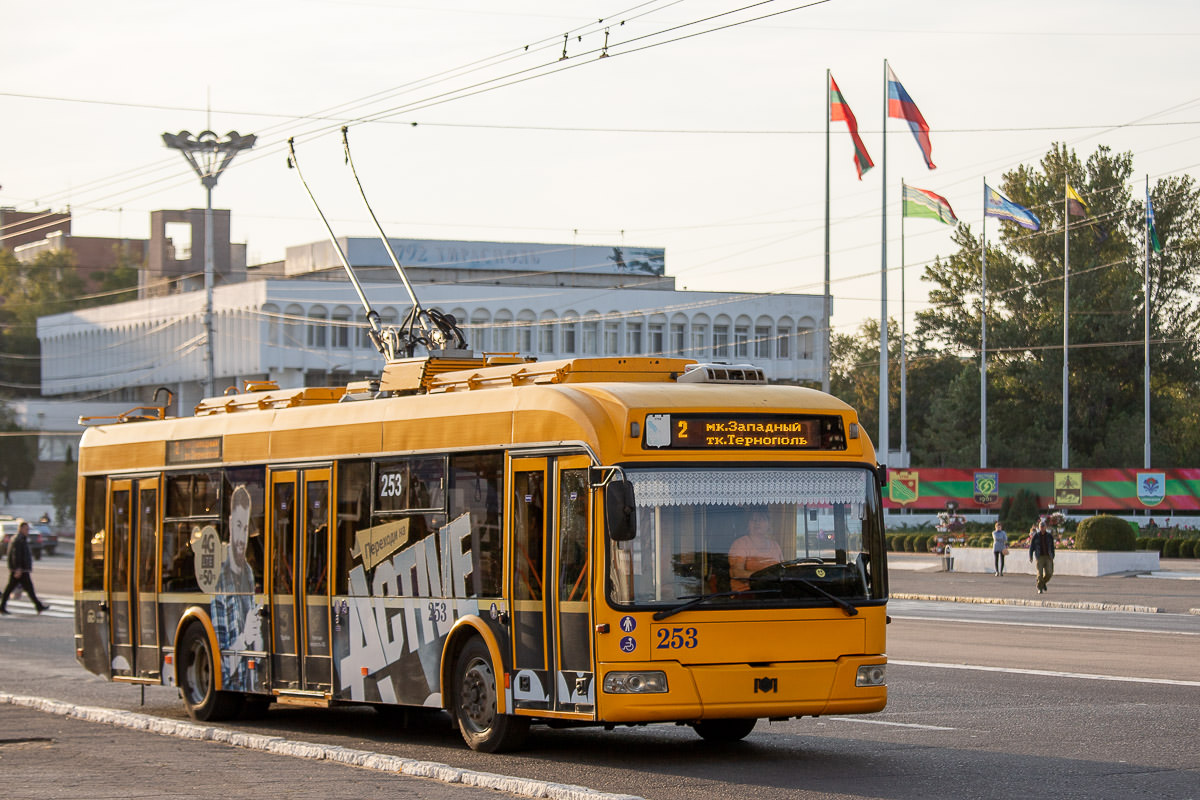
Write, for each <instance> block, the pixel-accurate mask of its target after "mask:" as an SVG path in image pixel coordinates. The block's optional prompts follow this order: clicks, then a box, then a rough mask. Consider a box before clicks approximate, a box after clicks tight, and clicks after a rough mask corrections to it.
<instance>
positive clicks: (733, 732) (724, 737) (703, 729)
mask: <svg viewBox="0 0 1200 800" xmlns="http://www.w3.org/2000/svg"><path fill="white" fill-rule="evenodd" d="M756 722H758V720H756V719H705V720H701V721H700V722H696V723H693V724H692V727H693V728H694V729H695V731H696V733H698V734H700V737H701V738H702V739H704V740H705V741H709V742H736V741H740V740H742V739H745V738H746V737H747V736H749V735H750V731H752V730H754V724H755V723H756Z"/></svg>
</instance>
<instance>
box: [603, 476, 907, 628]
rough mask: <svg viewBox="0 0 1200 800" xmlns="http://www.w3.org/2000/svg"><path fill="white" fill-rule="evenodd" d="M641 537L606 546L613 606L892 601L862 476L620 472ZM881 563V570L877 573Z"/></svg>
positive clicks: (872, 499)
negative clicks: (708, 599)
mask: <svg viewBox="0 0 1200 800" xmlns="http://www.w3.org/2000/svg"><path fill="white" fill-rule="evenodd" d="M625 474H626V477H627V478H628V479H629V481H630V482H631V483H632V484H633V487H634V503H635V507H636V510H637V536H636V537H635V538H634V539H633V540H632V541H627V542H609V545H608V551H609V564H608V566H609V570H608V574H609V592H610V597H611V600H612V602H613V603H614V604H617V605H637V606H645V605H649V606H655V607H659V606H672V605H677V604H679V603H681V602H684V601H687V600H693V599H695V598H697V597H703V596H706V595H717V597H714V598H713V601H714V603H713V604H717V605H719V604H720V603H722V602H726V603H731V604H734V603H737V604H745V603H747V602H753V603H757V604H763V605H770V606H778V605H786V606H797V605H800V606H803V605H810V606H811V605H826V606H827V605H830V604H831V603H833V602H835V601H834V600H832V599H831V597H830V595H832V596H833V597H835V598H839V599H843V600H849V601H867V600H871V599H882V598H884V597H886V596H887V575H886V569H885V568H884V552H883V551H884V547H883V531H882V520H883V515H882V512H881V509H880V503H879V494H878V491H877V489H876V484H875V475H874V473H873V472H871V471H869V470H866V469H862V468H832V467H821V468H813V467H779V468H775V467H772V468H749V469H745V468H743V469H713V468H705V469H695V468H691V469H688V468H679V469H637V468H627V469H625ZM875 565H878V569H873V568H872V567H873V566H875Z"/></svg>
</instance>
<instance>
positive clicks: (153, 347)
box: [38, 238, 826, 413]
mask: <svg viewBox="0 0 1200 800" xmlns="http://www.w3.org/2000/svg"><path fill="white" fill-rule="evenodd" d="M340 242H341V244H342V247H343V250H344V251H345V252H346V253H347V256H348V258H349V260H350V261H351V263H352V264H353V266H354V268H355V272H356V274H357V275H358V276H359V279H360V280H361V281H362V284H363V289H364V292H365V294H366V296H367V298H368V299H369V301H370V302H371V304H372V306H373V308H374V309H375V310H376V311H377V312H378V313H379V314H380V316H381V318H382V319H383V322H384V324H385V326H386V325H388V324H396V323H399V322H400V321H401V320H403V318H404V316H405V315H406V314H407V312H408V310H409V308H410V307H411V301H410V300H409V297H408V293H407V292H406V290H405V289H404V287H403V285H402V283H401V282H400V281H399V278H398V276H397V275H396V273H395V270H394V269H393V268H392V267H391V266H390V265H389V261H388V260H387V256H386V253H385V251H384V249H383V247H382V243H381V242H379V241H378V240H372V239H366V238H362V239H359V238H347V239H342V240H340ZM392 244H393V247H394V248H395V250H396V251H397V253H398V254H399V256H400V258H401V259H402V263H404V264H405V266H406V273H407V275H408V277H409V280H410V281H411V282H412V283H413V286H414V288H415V290H416V292H417V295H418V297H419V298H420V301H421V304H422V305H423V306H425V307H432V308H438V309H440V310H441V311H443V312H447V313H450V314H453V315H454V317H455V318H456V319H457V320H458V321H459V326H460V327H461V328H462V330H463V332H464V333H465V335H466V338H467V342H468V344H469V345H470V347H471V349H472V350H474V351H475V352H476V353H481V352H491V353H511V352H517V353H521V354H523V355H531V356H536V357H538V358H539V359H548V358H563V357H569V356H573V355H653V354H664V355H673V356H674V355H679V356H685V357H690V358H696V359H698V360H701V361H711V360H718V361H730V362H739V363H752V364H755V365H756V366H759V367H762V368H763V370H764V371H765V373H766V375H767V378H768V379H770V380H772V381H782V382H798V381H805V382H814V383H819V382H820V380H821V372H822V365H823V357H824V353H823V352H822V348H823V346H824V337H823V336H821V335H820V333H819V332H820V331H822V330H823V329H824V326H825V324H826V320H825V318H824V315H823V310H824V303H823V298H822V297H821V296H820V295H801V294H752V293H747V292H693V291H686V290H682V291H681V290H677V289H675V286H674V279H673V278H670V277H668V276H666V275H665V269H664V265H665V253H664V252H663V251H662V250H661V249H657V250H656V249H646V248H625V247H596V246H572V245H544V244H519V243H493V242H441V241H429V240H392ZM203 318H204V293H203V292H202V291H194V292H185V293H180V294H172V295H167V296H160V297H146V298H143V299H139V300H134V301H130V302H125V303H120V304H116V305H110V306H102V307H98V308H90V309H85V310H81V311H75V312H71V313H66V314H57V315H54V316H49V317H43V318H41V319H40V320H39V321H38V338H39V340H40V342H41V348H42V394H43V396H46V397H53V396H58V397H62V398H63V399H68V398H69V399H79V400H81V399H83V398H86V397H94V396H96V395H99V394H104V395H106V396H105V399H110V400H111V399H116V400H125V401H129V402H130V403H132V404H137V403H141V402H146V401H148V400H149V399H150V397H151V395H152V393H153V390H154V389H155V388H156V387H159V386H165V387H167V388H168V389H171V390H172V391H173V392H175V395H176V397H177V399H178V409H180V410H181V411H182V413H188V412H189V411H190V409H191V408H192V407H193V406H194V405H195V404H196V403H197V402H198V401H199V400H200V399H201V396H202V391H203V386H204V378H205V375H204V350H205V346H206V344H205V338H204V325H203ZM366 329H367V328H366V322H365V313H364V310H363V308H362V305H361V303H360V302H359V298H358V295H357V293H356V292H355V290H354V287H353V285H352V284H351V283H350V282H349V280H348V279H347V278H346V276H345V274H344V272H343V271H342V268H341V267H340V266H339V262H338V261H337V259H336V254H335V253H334V251H333V249H332V246H331V245H330V244H329V243H328V242H325V243H315V244H311V245H303V246H300V247H294V248H289V249H288V252H287V258H286V259H285V261H283V262H279V263H275V264H270V265H263V266H261V267H258V268H255V267H250V268H249V269H248V270H247V280H246V281H245V282H243V283H227V284H224V285H220V286H217V287H215V289H214V291H213V330H214V335H213V339H214V341H213V358H214V372H215V375H216V376H217V390H218V391H221V390H223V389H224V387H227V386H235V385H236V386H239V387H240V386H241V385H242V381H243V380H246V379H256V380H262V379H269V380H274V381H276V382H278V383H279V385H280V386H282V387H285V388H286V387H295V386H301V385H338V384H341V383H344V382H346V381H348V380H353V379H359V378H363V377H372V376H377V375H378V374H379V372H380V370H381V368H382V357H381V356H380V355H379V353H378V352H377V351H376V350H375V349H374V347H373V346H372V345H371V343H370V341H369V339H368V337H367V336H366ZM81 413H86V412H84V411H81Z"/></svg>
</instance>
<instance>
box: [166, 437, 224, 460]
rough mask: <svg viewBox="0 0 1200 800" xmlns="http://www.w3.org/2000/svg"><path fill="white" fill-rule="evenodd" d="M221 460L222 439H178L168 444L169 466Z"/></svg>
mask: <svg viewBox="0 0 1200 800" xmlns="http://www.w3.org/2000/svg"><path fill="white" fill-rule="evenodd" d="M220 460H221V437H220V436H209V437H206V438H204V439H177V440H174V441H169V442H167V463H168V464H198V463H200V462H203V461H220Z"/></svg>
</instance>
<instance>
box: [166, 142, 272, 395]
mask: <svg viewBox="0 0 1200 800" xmlns="http://www.w3.org/2000/svg"><path fill="white" fill-rule="evenodd" d="M162 138H163V142H164V143H165V144H166V145H167V147H170V148H171V149H172V150H178V151H180V152H181V153H183V157H184V158H185V159H187V162H188V163H189V164H191V165H192V169H194V170H195V171H196V174H197V175H199V176H200V183H202V184H203V185H204V189H205V194H206V195H207V202H206V204H205V206H204V374H205V394H206V396H208V397H212V396H213V395H214V394H216V389H215V386H214V383H215V379H214V376H213V325H212V305H213V302H212V298H213V249H214V245H213V220H212V190H213V187H215V186H216V185H217V179H218V178H220V177H221V173H222V172H224V171H225V168H226V167H228V166H229V164H230V162H231V161H233V157H234V156H236V155H237V154H238V152H239V151H241V150H249V149H250V148H251V147H254V141H255V139H256V138H257V137H255V135H254V134H252V133H251V134H247V135H246V136H242V135H241V134H239V133H238V132H237V131H230V132H229V133H227V134H225V138H224V139H222V138H221V137H219V136H217V134H215V133H213V132H212V131H201V132H200V133H199V134H198V135H196V136H193V135H192V134H191V133H190V132H188V131H180V132H179V133H164V134H163V135H162Z"/></svg>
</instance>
